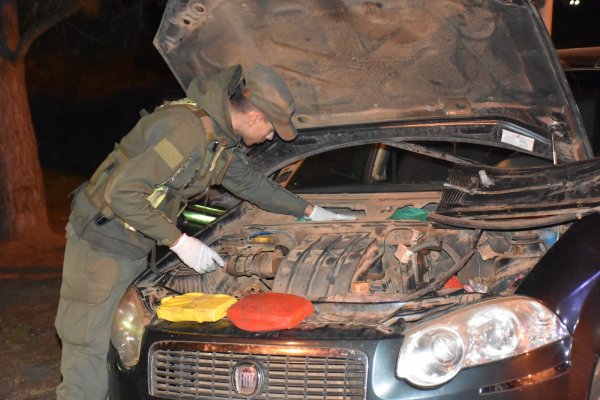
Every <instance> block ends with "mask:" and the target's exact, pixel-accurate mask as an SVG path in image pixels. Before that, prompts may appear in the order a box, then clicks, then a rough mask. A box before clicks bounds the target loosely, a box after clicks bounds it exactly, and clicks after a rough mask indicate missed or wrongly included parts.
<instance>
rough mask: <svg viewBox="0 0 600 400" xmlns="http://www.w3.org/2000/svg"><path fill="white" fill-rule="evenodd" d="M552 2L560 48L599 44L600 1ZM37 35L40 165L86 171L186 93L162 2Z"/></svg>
mask: <svg viewBox="0 0 600 400" xmlns="http://www.w3.org/2000/svg"><path fill="white" fill-rule="evenodd" d="M569 1H570V0H554V6H555V13H554V17H555V18H554V21H553V40H554V43H555V45H556V47H557V48H566V47H586V46H600V24H598V21H599V20H600V0H579V1H580V5H579V6H577V7H573V6H569ZM102 4H103V9H102V12H101V14H100V15H98V16H96V17H86V16H83V15H81V14H78V15H75V16H73V17H71V18H69V19H68V20H66V21H64V22H62V23H61V24H59V25H58V26H56V27H55V28H53V29H51V30H50V31H48V32H47V33H45V34H44V35H43V36H42V37H40V38H39V39H38V40H37V41H36V42H35V43H34V45H33V46H32V48H31V50H30V52H29V55H28V57H27V74H28V75H27V77H28V90H29V93H30V103H31V109H32V116H33V120H34V125H35V129H36V133H37V136H38V143H39V152H40V161H41V163H42V167H43V168H45V169H52V170H57V171H60V172H65V173H72V174H77V175H80V176H84V177H87V176H89V175H90V174H91V173H92V172H93V170H94V169H95V167H96V166H97V165H98V163H99V162H100V161H101V160H102V159H103V158H104V157H105V156H106V155H107V154H108V153H109V152H110V151H111V150H112V148H113V146H114V143H115V142H117V141H118V140H119V139H120V138H121V137H122V136H123V135H125V134H126V133H127V132H128V130H129V129H130V128H131V127H132V126H133V125H134V124H135V122H136V121H137V120H138V118H139V111H140V110H141V109H146V110H148V111H151V110H152V109H154V107H156V106H157V105H159V104H161V102H162V101H163V100H165V99H176V98H180V97H182V96H183V92H182V91H181V88H180V87H179V85H178V83H177V82H176V80H175V79H174V77H173V76H172V74H171V72H170V70H169V69H168V67H167V66H166V64H165V63H164V62H163V60H162V58H161V57H160V55H159V54H158V52H157V51H156V50H155V49H154V47H153V45H152V39H153V37H154V34H155V32H156V30H157V28H158V25H159V23H160V18H161V15H162V11H163V9H164V6H165V4H166V0H143V1H140V0H103V1H102Z"/></svg>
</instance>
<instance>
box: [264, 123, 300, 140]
mask: <svg viewBox="0 0 600 400" xmlns="http://www.w3.org/2000/svg"><path fill="white" fill-rule="evenodd" d="M271 123H272V124H273V128H275V132H276V133H277V136H279V137H280V138H281V139H283V140H285V141H290V140H294V139H296V136H298V132H297V131H296V127H295V126H294V124H292V120H291V119H289V120H287V121H275V120H273V119H271Z"/></svg>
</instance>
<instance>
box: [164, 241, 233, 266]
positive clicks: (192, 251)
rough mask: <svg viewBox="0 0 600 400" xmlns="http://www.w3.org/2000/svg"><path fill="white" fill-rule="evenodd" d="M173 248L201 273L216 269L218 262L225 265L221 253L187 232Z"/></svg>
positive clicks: (187, 263) (183, 259)
mask: <svg viewBox="0 0 600 400" xmlns="http://www.w3.org/2000/svg"><path fill="white" fill-rule="evenodd" d="M171 250H173V252H174V253H175V254H177V256H178V257H179V258H180V259H181V261H183V262H184V263H185V264H186V265H187V266H188V267H190V268H193V269H194V270H195V271H196V272H198V273H199V274H203V273H205V272H210V271H214V270H215V269H217V264H219V265H220V266H221V267H222V266H224V265H225V262H224V261H223V259H222V258H221V256H220V255H219V253H217V252H216V251H214V250H213V249H211V248H210V247H208V246H207V245H205V244H204V243H202V242H201V241H199V240H198V239H196V238H193V237H191V236H188V235H186V234H185V233H184V234H183V235H181V237H180V238H179V239H178V240H177V242H176V243H175V244H174V245H173V246H171Z"/></svg>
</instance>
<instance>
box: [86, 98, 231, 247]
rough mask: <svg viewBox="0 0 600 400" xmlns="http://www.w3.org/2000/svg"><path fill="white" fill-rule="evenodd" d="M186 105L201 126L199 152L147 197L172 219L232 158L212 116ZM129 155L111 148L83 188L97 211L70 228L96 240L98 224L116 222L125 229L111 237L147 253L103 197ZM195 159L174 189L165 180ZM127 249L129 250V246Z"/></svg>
mask: <svg viewBox="0 0 600 400" xmlns="http://www.w3.org/2000/svg"><path fill="white" fill-rule="evenodd" d="M166 107H168V106H166ZM190 108H191V109H192V111H193V113H194V115H195V116H196V117H197V118H198V119H199V120H200V122H201V124H202V126H203V128H204V133H205V134H204V135H199V140H200V146H199V148H200V149H201V151H200V153H201V154H194V155H192V156H191V157H190V158H188V160H186V161H184V163H183V164H182V165H181V166H180V167H179V168H178V169H177V171H175V173H174V174H172V175H171V176H170V177H169V178H168V179H167V180H165V181H164V182H162V183H161V184H159V185H157V186H156V187H155V188H154V191H153V192H152V193H151V194H150V195H149V196H148V198H147V200H148V203H149V204H150V205H151V206H152V207H154V208H156V209H158V210H160V211H161V212H163V213H164V215H165V216H166V217H167V218H169V220H171V221H173V222H175V221H176V218H177V216H178V215H179V213H180V212H181V211H182V210H183V208H184V207H185V204H186V203H187V201H189V200H192V199H194V198H199V197H201V196H203V195H205V194H206V192H207V191H208V190H209V189H210V187H211V186H213V185H217V184H219V183H220V182H221V181H222V179H223V176H224V175H225V172H226V171H227V168H228V166H229V164H230V163H231V159H232V157H233V154H232V152H231V151H230V150H228V149H227V148H226V147H227V140H226V139H225V138H223V137H219V136H217V135H216V134H215V128H214V125H213V122H212V119H211V118H210V117H209V116H208V115H207V114H206V112H204V111H203V110H199V109H197V108H195V107H190ZM133 156H135V155H133V154H126V153H125V151H124V150H123V149H122V148H121V147H120V146H119V145H118V144H117V145H115V150H114V151H113V152H111V153H110V154H109V155H108V156H107V157H106V159H105V160H104V161H103V162H102V163H101V164H100V165H99V166H98V168H97V169H96V171H95V172H94V173H93V174H92V176H91V178H90V180H89V182H88V184H87V185H86V186H85V189H84V195H85V197H86V199H85V200H87V201H89V203H91V205H93V207H94V208H95V209H96V210H97V212H96V215H94V216H89V217H90V218H89V219H88V220H87V221H86V222H85V224H84V226H74V228H75V230H76V231H77V233H78V234H80V235H81V236H82V237H83V238H84V239H87V240H91V241H94V242H98V241H99V239H98V235H101V234H102V232H100V230H101V229H102V228H101V227H102V226H103V225H105V224H106V225H114V223H117V224H119V225H121V226H124V227H125V228H127V229H126V230H125V232H124V233H120V234H119V235H117V234H116V233H115V232H112V233H111V236H121V237H119V238H117V239H118V240H119V241H126V242H129V243H131V244H134V243H137V242H140V243H139V245H138V244H134V245H135V246H136V247H139V248H140V252H137V251H136V252H135V253H139V254H143V253H145V252H147V250H148V248H149V247H148V246H149V243H148V242H147V240H143V239H142V238H139V237H138V236H140V234H139V233H137V232H135V229H134V228H133V227H131V226H129V225H128V224H127V223H126V222H125V221H122V220H121V219H119V218H118V217H116V216H115V214H114V213H113V211H112V210H111V209H110V207H109V205H108V202H107V198H106V195H107V193H109V192H110V190H111V187H112V185H113V183H114V181H115V178H116V177H117V176H118V174H119V172H120V171H121V170H122V169H123V168H124V166H125V165H126V164H127V162H128V161H129V160H130V158H132V157H133ZM197 158H199V160H200V163H199V164H198V165H197V166H196V168H195V170H194V173H193V175H192V177H191V179H190V180H189V181H188V182H187V183H186V184H185V185H184V186H183V187H179V188H174V187H171V186H169V182H171V181H175V180H176V178H177V177H178V175H179V174H182V173H184V171H186V168H189V167H190V164H193V163H195V162H197V161H198V160H197ZM188 173H189V172H188ZM200 189H201V190H200ZM182 204H183V205H182ZM86 219H87V218H86ZM127 231H128V232H129V233H127ZM103 236H104V237H103V241H105V239H106V236H107V235H103ZM111 250H112V249H111ZM128 252H129V253H131V249H129V250H128Z"/></svg>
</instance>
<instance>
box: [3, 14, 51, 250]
mask: <svg viewBox="0 0 600 400" xmlns="http://www.w3.org/2000/svg"><path fill="white" fill-rule="evenodd" d="M11 11H12V10H10V7H4V9H3V10H0V12H3V13H4V16H3V17H4V18H3V19H4V22H7V21H9V23H8V24H5V26H4V29H3V30H4V32H3V33H4V35H6V36H7V38H8V39H9V40H7V42H8V44H9V45H11V44H12V45H14V43H15V39H18V30H16V28H18V22H17V21H18V20H17V19H16V18H17V15H16V9H15V10H14V20H13V19H12V17H11V18H7V17H9V16H10V15H9V14H10V13H11ZM13 24H14V25H13ZM14 35H16V38H15V36H14ZM40 231H43V232H50V228H49V223H48V213H47V210H46V201H45V194H44V185H43V179H42V173H41V168H40V163H39V159H38V150H37V141H36V137H35V132H34V129H33V123H32V121H31V112H30V110H29V101H28V99H27V86H26V83H25V61H24V58H18V59H17V60H14V61H10V60H9V59H7V58H5V57H0V238H2V239H16V238H19V237H22V236H25V235H27V234H28V233H32V232H40Z"/></svg>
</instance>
